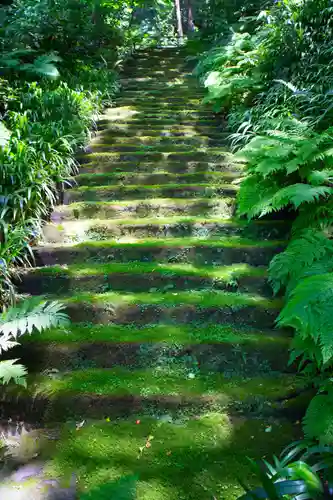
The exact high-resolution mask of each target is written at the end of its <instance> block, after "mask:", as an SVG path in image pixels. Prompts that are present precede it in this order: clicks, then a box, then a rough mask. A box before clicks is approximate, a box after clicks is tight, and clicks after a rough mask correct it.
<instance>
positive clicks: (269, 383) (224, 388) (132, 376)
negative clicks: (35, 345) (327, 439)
mask: <svg viewBox="0 0 333 500" xmlns="http://www.w3.org/2000/svg"><path fill="white" fill-rule="evenodd" d="M191 373H192V372H186V371H185V373H182V371H181V370H177V369H175V368H171V367H167V369H164V370H163V368H162V369H143V370H129V369H127V368H123V367H117V368H113V369H98V368H89V369H78V370H75V371H72V372H69V373H68V372H67V373H64V372H59V373H58V374H57V375H55V376H53V377H48V376H35V377H34V376H31V377H30V380H29V382H30V383H29V386H28V389H23V388H22V389H17V390H16V391H15V392H16V394H15V400H16V405H17V407H18V408H19V410H20V412H22V413H21V414H23V413H26V408H25V407H27V406H28V405H29V406H30V407H31V405H32V400H33V405H34V412H35V414H38V416H39V419H40V420H44V421H48V422H52V421H53V422H54V421H56V422H65V421H66V420H71V421H73V420H76V421H78V422H81V421H85V420H86V419H88V420H89V419H103V418H104V420H105V419H106V418H108V419H112V418H115V417H117V416H118V417H124V416H125V415H132V416H133V415H135V414H138V413H141V414H145V415H149V414H151V413H152V412H153V413H154V412H157V414H161V413H162V414H163V413H167V412H169V414H170V413H171V415H175V414H177V412H178V415H181V414H182V413H185V415H186V413H187V414H188V415H192V416H194V415H197V416H198V415H200V413H202V412H204V411H206V412H207V411H208V412H209V411H214V408H215V409H216V408H219V412H220V414H221V411H223V409H224V410H227V409H228V411H229V412H230V413H231V414H232V413H233V414H234V415H235V413H236V414H237V412H238V413H240V414H242V413H243V412H244V411H245V413H247V414H248V415H251V402H252V405H253V401H254V400H260V403H261V404H260V407H261V414H266V416H269V415H272V413H273V409H272V407H274V406H278V404H279V402H280V405H281V401H284V400H287V399H288V398H289V397H290V396H291V395H292V394H293V393H294V392H295V391H296V390H300V389H302V388H303V387H304V385H305V383H304V379H302V378H300V377H298V376H295V375H292V374H282V373H280V374H279V373H273V374H267V375H261V376H253V377H250V378H244V377H242V376H241V375H235V376H234V377H225V376H224V373H223V372H222V373H212V374H209V375H205V374H200V373H199V374H198V375H195V376H194V377H193V376H191ZM36 395H37V396H36ZM9 398H10V396H7V395H6V394H4V395H3V399H4V400H5V401H6V400H7V401H8V399H9ZM12 398H13V396H12ZM149 408H150V411H149ZM245 408H247V411H246V410H245ZM28 411H29V410H28ZM215 411H216V410H215ZM252 414H253V416H255V412H253V410H252ZM146 418H147V417H146ZM139 423H140V420H139ZM82 425H83V428H84V422H83V424H82ZM132 425H134V427H135V418H134V420H133V421H132ZM113 433H114V434H115V429H114V426H113ZM165 438H166V436H164V439H165ZM127 439H128V431H127ZM146 439H147V436H146ZM192 442H193V437H192ZM92 443H96V437H95V439H93V440H92ZM143 446H145V443H144V442H143ZM152 446H154V445H152ZM178 446H179V443H178ZM243 451H244V449H243ZM137 452H138V451H137V449H135V453H136V454H137Z"/></svg>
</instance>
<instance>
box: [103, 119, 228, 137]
mask: <svg viewBox="0 0 333 500" xmlns="http://www.w3.org/2000/svg"><path fill="white" fill-rule="evenodd" d="M103 123H104V125H103ZM103 123H99V125H98V130H97V132H96V133H95V135H94V137H96V136H97V137H98V136H111V137H133V136H134V137H142V136H145V137H169V138H174V137H197V136H199V135H203V136H206V137H210V138H212V139H215V138H216V139H217V138H219V137H220V138H222V139H223V140H225V139H227V137H228V135H229V134H227V133H226V132H224V130H223V128H222V126H220V125H219V123H216V124H214V127H211V126H207V125H200V123H197V122H196V123H194V124H192V125H184V124H182V123H179V124H177V123H170V124H169V125H168V124H163V123H162V124H160V123H156V124H155V125H154V126H151V127H149V128H147V127H146V128H144V129H143V128H142V125H140V124H138V123H121V122H116V123H112V122H108V121H104V122H103Z"/></svg>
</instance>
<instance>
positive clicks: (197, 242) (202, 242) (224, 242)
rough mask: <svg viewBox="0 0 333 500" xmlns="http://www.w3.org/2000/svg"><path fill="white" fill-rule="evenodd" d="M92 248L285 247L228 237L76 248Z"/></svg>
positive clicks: (94, 244) (278, 243) (105, 243)
mask: <svg viewBox="0 0 333 500" xmlns="http://www.w3.org/2000/svg"><path fill="white" fill-rule="evenodd" d="M87 245H88V246H91V247H109V248H111V247H114V248H126V247H129V246H130V247H131V248H135V247H146V248H153V247H161V248H179V247H182V248H186V247H210V248H258V249H259V248H273V247H278V246H281V245H285V242H284V241H280V240H259V241H255V240H250V239H247V238H242V237H239V236H227V237H221V238H207V239H204V238H188V237H183V238H181V240H180V239H179V238H163V239H158V238H145V239H144V240H140V239H137V240H135V241H133V242H131V243H123V242H117V241H89V243H88V242H83V243H78V244H77V245H74V248H81V247H86V246H87Z"/></svg>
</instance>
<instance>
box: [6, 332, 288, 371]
mask: <svg viewBox="0 0 333 500" xmlns="http://www.w3.org/2000/svg"><path fill="white" fill-rule="evenodd" d="M289 345H290V336H289V335H288V334H287V333H286V332H281V333H280V332H279V333H277V332H276V331H258V330H254V329H250V328H247V329H245V328H243V329H236V328H233V327H232V326H228V325H216V324H212V323H202V324H200V325H199V324H197V325H196V324H193V325H178V326H174V325H168V324H157V325H147V326H145V327H142V328H139V327H136V326H135V325H129V326H128V325H125V326H122V325H87V324H84V323H83V324H77V325H71V327H70V328H67V329H60V330H51V331H48V332H47V334H46V336H45V335H40V334H33V335H32V336H28V337H27V338H26V341H23V349H22V348H20V349H16V350H14V351H12V354H13V356H15V357H19V358H20V359H21V361H22V362H23V363H24V365H25V366H27V368H28V370H29V373H32V372H42V371H44V370H46V369H48V368H49V367H52V368H53V369H54V368H55V369H57V370H60V371H68V370H75V369H77V368H79V367H80V368H88V367H95V368H97V367H98V368H113V367H116V366H127V367H129V368H132V369H133V368H135V369H143V368H148V367H156V366H161V365H162V364H163V363H165V364H166V365H169V364H170V363H172V364H174V365H178V366H179V368H183V369H191V368H193V370H194V371H195V372H197V371H198V370H200V373H203V374H207V373H211V372H224V373H225V374H230V376H234V375H235V374H239V375H242V376H244V377H248V376H251V377H253V376H256V375H264V374H268V373H271V372H272V371H277V372H287V371H288V357H289V353H288V349H289Z"/></svg>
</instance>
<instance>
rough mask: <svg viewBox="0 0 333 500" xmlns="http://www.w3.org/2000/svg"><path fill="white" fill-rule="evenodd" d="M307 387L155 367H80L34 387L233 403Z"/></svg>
mask: <svg viewBox="0 0 333 500" xmlns="http://www.w3.org/2000/svg"><path fill="white" fill-rule="evenodd" d="M303 386H304V378H301V377H297V376H293V375H283V374H280V375H277V374H274V376H267V377H252V378H251V379H244V378H239V377H232V378H226V377H225V376H224V375H223V374H222V373H211V374H209V375H197V376H196V377H195V378H189V377H187V376H186V375H184V373H183V372H179V371H177V370H172V369H171V368H170V367H168V371H167V372H166V371H165V370H162V371H161V372H159V371H158V370H155V369H147V370H128V369H125V368H121V367H115V368H113V369H93V370H87V369H86V370H77V371H72V372H70V373H67V374H64V375H62V377H60V378H57V379H50V378H47V377H36V378H35V381H34V388H35V390H36V391H37V393H38V394H48V395H52V396H57V397H58V396H61V395H63V396H65V395H66V394H94V395H96V396H112V397H113V396H125V395H131V396H133V395H135V396H140V397H143V398H146V397H156V396H183V397H192V396H199V397H200V398H201V397H204V396H214V397H216V398H217V401H221V402H222V403H223V404H229V403H231V402H232V401H233V400H236V401H237V402H238V403H239V402H243V401H246V400H248V399H250V398H254V397H264V398H266V399H268V400H274V399H277V398H279V399H280V398H284V397H286V396H287V395H288V394H289V393H290V392H292V391H294V390H295V389H296V388H298V387H303Z"/></svg>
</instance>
